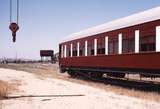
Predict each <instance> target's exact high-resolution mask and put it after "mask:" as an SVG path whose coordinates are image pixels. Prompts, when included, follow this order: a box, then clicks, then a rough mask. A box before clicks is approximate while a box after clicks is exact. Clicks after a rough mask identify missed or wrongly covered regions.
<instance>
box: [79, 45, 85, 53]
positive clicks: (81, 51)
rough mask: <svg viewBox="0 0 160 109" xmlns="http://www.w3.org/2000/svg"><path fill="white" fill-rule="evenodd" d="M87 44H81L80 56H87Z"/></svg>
mask: <svg viewBox="0 0 160 109" xmlns="http://www.w3.org/2000/svg"><path fill="white" fill-rule="evenodd" d="M84 53H85V43H80V47H79V56H84V55H85V54H84Z"/></svg>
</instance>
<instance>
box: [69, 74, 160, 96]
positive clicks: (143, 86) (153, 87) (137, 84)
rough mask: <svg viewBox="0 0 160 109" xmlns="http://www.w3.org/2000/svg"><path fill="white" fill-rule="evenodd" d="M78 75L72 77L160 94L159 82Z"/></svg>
mask: <svg viewBox="0 0 160 109" xmlns="http://www.w3.org/2000/svg"><path fill="white" fill-rule="evenodd" d="M77 73H78V74H77V75H76V76H75V77H73V76H72V77H73V78H76V79H82V80H85V81H92V82H99V83H104V84H107V85H108V84H109V85H114V86H120V87H123V88H127V89H134V90H140V91H146V92H156V93H159V94H160V82H159V81H148V80H145V79H144V80H142V79H134V78H128V77H125V78H115V77H109V76H106V75H103V77H102V78H94V77H91V76H89V75H87V74H84V73H81V72H77Z"/></svg>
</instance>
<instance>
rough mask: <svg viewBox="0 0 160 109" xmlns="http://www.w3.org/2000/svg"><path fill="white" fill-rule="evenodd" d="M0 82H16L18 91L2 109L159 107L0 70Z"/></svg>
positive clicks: (89, 88)
mask: <svg viewBox="0 0 160 109" xmlns="http://www.w3.org/2000/svg"><path fill="white" fill-rule="evenodd" d="M0 75H1V80H5V81H8V82H17V84H19V86H18V89H19V91H16V92H13V93H12V94H10V95H9V97H8V98H6V99H4V100H2V101H1V102H2V106H1V108H2V109H22V108H23V109H53V108H56V109H97V108H98V109H107V108H108V109H109V108H110V109H117V108H118V109H159V107H160V103H159V102H154V101H148V100H142V99H138V98H134V97H128V96H125V95H119V94H115V93H112V92H106V91H103V90H100V89H96V88H93V87H89V86H86V85H80V84H75V83H72V82H67V81H63V80H60V79H53V78H48V77H44V78H42V77H41V78H39V77H38V76H36V75H34V74H32V73H28V72H24V71H16V70H9V69H3V68H1V69H0Z"/></svg>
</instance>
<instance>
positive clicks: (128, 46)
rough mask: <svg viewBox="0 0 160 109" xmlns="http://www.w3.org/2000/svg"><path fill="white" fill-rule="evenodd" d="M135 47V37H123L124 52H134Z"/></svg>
mask: <svg viewBox="0 0 160 109" xmlns="http://www.w3.org/2000/svg"><path fill="white" fill-rule="evenodd" d="M134 49H135V41H134V38H130V39H123V41H122V52H123V53H130V52H134Z"/></svg>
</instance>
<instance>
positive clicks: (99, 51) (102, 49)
mask: <svg viewBox="0 0 160 109" xmlns="http://www.w3.org/2000/svg"><path fill="white" fill-rule="evenodd" d="M97 54H105V42H98V45H97Z"/></svg>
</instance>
